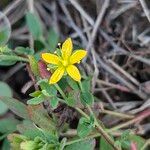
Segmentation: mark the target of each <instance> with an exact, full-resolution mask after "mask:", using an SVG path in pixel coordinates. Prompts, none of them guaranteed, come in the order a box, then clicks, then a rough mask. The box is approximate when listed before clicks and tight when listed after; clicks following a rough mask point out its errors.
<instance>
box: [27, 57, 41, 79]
mask: <svg viewBox="0 0 150 150" xmlns="http://www.w3.org/2000/svg"><path fill="white" fill-rule="evenodd" d="M28 58H29V63H30V67H31V71H32V72H33V74H34V75H35V76H36V77H38V76H39V67H38V62H37V61H36V59H35V58H34V56H32V55H29V56H28Z"/></svg>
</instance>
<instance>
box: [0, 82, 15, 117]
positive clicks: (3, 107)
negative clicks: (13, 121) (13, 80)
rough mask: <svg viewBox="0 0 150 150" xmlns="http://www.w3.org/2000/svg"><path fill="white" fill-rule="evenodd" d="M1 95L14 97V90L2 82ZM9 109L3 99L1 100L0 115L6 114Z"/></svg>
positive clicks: (0, 83) (0, 85)
mask: <svg viewBox="0 0 150 150" xmlns="http://www.w3.org/2000/svg"><path fill="white" fill-rule="evenodd" d="M0 89H1V90H0V97H1V96H8V97H12V91H11V89H10V87H9V86H8V85H7V84H6V83H4V82H0ZM7 111H8V107H7V105H6V104H5V103H3V102H2V101H0V115H3V114H5V113H6V112H7Z"/></svg>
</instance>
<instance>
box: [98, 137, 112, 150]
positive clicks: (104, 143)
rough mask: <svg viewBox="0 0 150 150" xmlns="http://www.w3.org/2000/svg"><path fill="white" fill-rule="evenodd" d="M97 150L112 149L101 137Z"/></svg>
mask: <svg viewBox="0 0 150 150" xmlns="http://www.w3.org/2000/svg"><path fill="white" fill-rule="evenodd" d="M99 150H113V148H112V146H111V145H110V144H109V143H108V142H107V141H106V140H105V139H104V138H103V137H101V138H100V148H99Z"/></svg>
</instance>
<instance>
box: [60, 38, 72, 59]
mask: <svg viewBox="0 0 150 150" xmlns="http://www.w3.org/2000/svg"><path fill="white" fill-rule="evenodd" d="M72 49H73V46H72V40H71V38H68V39H67V40H66V41H65V42H64V43H63V44H62V57H63V58H64V59H67V58H68V57H69V56H70V55H71V53H72Z"/></svg>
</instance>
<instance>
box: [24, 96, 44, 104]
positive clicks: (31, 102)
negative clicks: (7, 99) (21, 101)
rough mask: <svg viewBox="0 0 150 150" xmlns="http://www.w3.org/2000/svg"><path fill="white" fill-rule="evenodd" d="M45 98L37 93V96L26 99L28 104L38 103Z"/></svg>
mask: <svg viewBox="0 0 150 150" xmlns="http://www.w3.org/2000/svg"><path fill="white" fill-rule="evenodd" d="M44 100H45V97H44V96H43V95H39V96H38V97H34V98H32V99H30V100H28V101H27V104H28V105H38V104H40V103H42V102H43V101H44Z"/></svg>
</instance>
